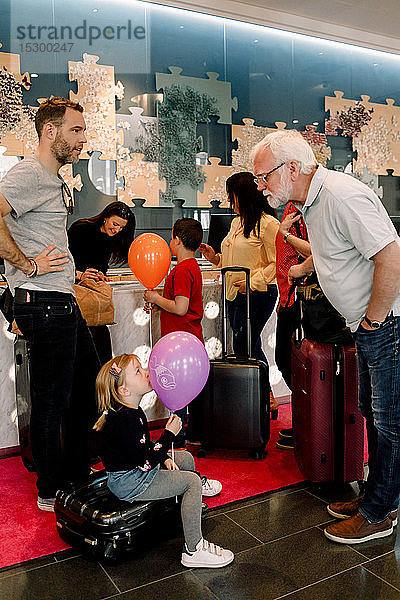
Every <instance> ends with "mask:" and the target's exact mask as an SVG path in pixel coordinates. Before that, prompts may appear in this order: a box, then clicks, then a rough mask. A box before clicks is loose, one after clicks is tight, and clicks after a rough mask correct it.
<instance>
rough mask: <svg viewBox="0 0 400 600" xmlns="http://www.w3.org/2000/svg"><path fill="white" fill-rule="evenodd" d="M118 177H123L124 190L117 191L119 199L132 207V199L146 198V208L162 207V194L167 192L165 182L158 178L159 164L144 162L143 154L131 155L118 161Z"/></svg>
mask: <svg viewBox="0 0 400 600" xmlns="http://www.w3.org/2000/svg"><path fill="white" fill-rule="evenodd" d="M117 177H118V178H120V177H123V178H124V182H125V188H124V190H121V189H118V190H117V199H118V200H120V201H122V202H125V203H126V204H128V205H129V206H132V198H146V203H145V205H146V207H149V206H159V205H160V192H165V180H163V181H160V180H159V178H158V164H157V163H152V162H148V161H144V160H143V154H137V153H130V154H129V158H127V159H126V160H122V159H118V161H117Z"/></svg>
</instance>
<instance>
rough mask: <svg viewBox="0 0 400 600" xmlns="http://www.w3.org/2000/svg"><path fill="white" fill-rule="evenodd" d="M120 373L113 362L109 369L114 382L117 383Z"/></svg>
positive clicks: (119, 369) (119, 368)
mask: <svg viewBox="0 0 400 600" xmlns="http://www.w3.org/2000/svg"><path fill="white" fill-rule="evenodd" d="M121 371H122V369H121V367H118V365H117V363H115V362H113V364H112V365H111V369H110V375H113V376H114V379H115V381H118V379H119V376H120V373H121Z"/></svg>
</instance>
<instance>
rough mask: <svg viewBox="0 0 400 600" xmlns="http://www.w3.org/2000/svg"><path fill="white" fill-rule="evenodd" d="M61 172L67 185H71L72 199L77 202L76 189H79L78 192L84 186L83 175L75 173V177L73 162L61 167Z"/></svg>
mask: <svg viewBox="0 0 400 600" xmlns="http://www.w3.org/2000/svg"><path fill="white" fill-rule="evenodd" d="M59 174H60V175H61V177H62V178H63V179H64V181H65V183H66V184H67V186H68V187H69V189H70V192H71V194H72V201H73V203H74V204H75V201H74V190H77V191H78V192H80V191H81V189H82V187H83V183H82V179H81V176H80V175H75V177H74V174H73V172H72V165H71V164H68V165H64V166H63V167H61V169H60V170H59Z"/></svg>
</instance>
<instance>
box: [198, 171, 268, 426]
mask: <svg viewBox="0 0 400 600" xmlns="http://www.w3.org/2000/svg"><path fill="white" fill-rule="evenodd" d="M226 191H227V194H228V199H229V202H230V205H231V208H232V209H233V210H234V212H236V213H237V214H238V216H237V217H235V218H234V219H233V221H232V224H231V228H230V230H229V233H228V235H227V236H226V238H225V239H224V240H223V241H222V244H221V254H217V253H215V251H214V250H213V248H212V247H211V246H209V245H208V244H201V245H200V248H199V250H200V252H201V253H202V254H203V255H204V257H205V258H206V259H207V260H209V261H210V262H211V263H213V264H214V265H215V266H217V267H239V266H240V267H248V268H250V292H251V294H250V322H251V355H252V356H253V357H254V358H257V359H259V360H263V361H264V362H265V363H267V358H266V356H265V354H264V352H263V350H262V348H261V332H262V330H263V329H264V325H265V323H266V322H267V321H268V319H269V317H270V316H271V313H272V311H273V310H274V307H275V304H276V300H277V297H278V290H277V286H276V273H275V237H276V234H277V231H278V229H279V221H278V220H277V219H276V218H275V212H274V210H273V209H272V208H271V207H270V206H269V204H268V202H267V199H266V198H265V196H264V195H263V194H262V192H260V191H258V190H257V184H256V183H255V181H254V176H253V174H252V173H248V172H243V173H235V175H232V176H231V177H229V178H228V179H227V181H226ZM245 286H246V283H245V279H244V274H243V273H227V278H226V295H227V300H228V302H227V304H228V317H229V322H230V324H231V327H232V331H233V350H234V352H235V354H236V355H237V356H244V355H245V353H246V295H245V292H246V287H245ZM267 364H268V363H267ZM275 414H276V413H275Z"/></svg>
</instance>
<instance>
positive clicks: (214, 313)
mask: <svg viewBox="0 0 400 600" xmlns="http://www.w3.org/2000/svg"><path fill="white" fill-rule="evenodd" d="M113 279H114V281H112V282H111V283H110V285H111V286H112V288H113V299H114V306H115V324H114V325H109V330H110V334H111V341H112V349H113V354H114V355H117V354H122V353H124V352H126V353H135V354H137V355H138V356H139V358H140V359H141V361H142V364H143V365H144V366H147V362H148V357H149V355H150V351H151V347H152V344H154V343H155V342H156V341H157V340H158V339H159V337H160V324H159V316H158V313H156V314H154V315H152V317H151V319H150V315H148V314H147V313H145V312H144V310H143V304H144V303H143V291H144V288H143V286H141V285H140V284H139V283H138V282H135V281H129V280H127V279H128V276H125V275H118V276H114V277H113ZM130 279H132V277H131V278H130ZM0 293H2V290H1V288H0ZM203 304H204V317H203V321H202V327H203V335H204V341H205V345H206V349H207V353H208V355H209V357H210V358H216V357H218V356H220V355H221V350H222V344H221V331H222V320H221V284H220V281H219V275H218V273H216V272H215V271H207V272H205V273H203ZM150 321H151V322H150ZM7 325H8V323H7V322H6V321H5V319H4V317H3V315H2V314H1V313H0V331H1V333H0V386H1V387H0V408H1V419H0V456H1V455H6V454H9V453H12V452H13V451H15V450H16V449H17V447H18V443H19V442H18V427H17V414H16V413H17V411H16V403H15V375H14V354H13V345H14V338H15V336H14V334H12V333H9V332H8V331H7ZM150 325H151V327H150ZM275 327H276V312H275V311H274V312H273V314H272V315H271V318H270V319H269V321H268V322H267V324H266V326H265V328H264V331H263V334H262V343H263V349H264V352H265V354H266V356H267V358H268V361H269V364H270V379H271V385H272V389H273V391H274V394H275V396H276V397H287V396H288V395H289V393H290V392H289V390H288V388H287V386H286V385H285V383H284V381H283V379H282V376H281V374H280V372H279V371H278V369H277V367H276V365H275V360H274V347H275ZM288 351H289V349H288ZM142 406H143V409H144V410H145V412H146V415H147V417H148V419H149V420H150V421H153V420H159V419H162V418H164V417H166V416H167V414H168V412H167V410H166V409H165V407H164V406H163V404H162V403H161V402H160V401H159V400H158V399H157V397H156V396H155V394H154V393H153V392H151V393H150V394H147V395H146V396H145V397H144V398H143V402H142Z"/></svg>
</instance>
